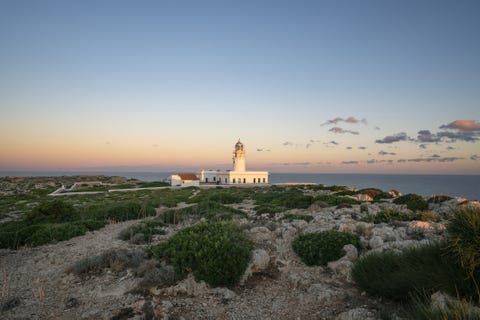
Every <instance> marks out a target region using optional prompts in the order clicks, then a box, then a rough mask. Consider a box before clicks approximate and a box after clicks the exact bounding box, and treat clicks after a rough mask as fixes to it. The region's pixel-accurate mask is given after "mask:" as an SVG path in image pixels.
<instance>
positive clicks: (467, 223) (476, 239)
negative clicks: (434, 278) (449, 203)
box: [447, 207, 480, 284]
mask: <svg viewBox="0 0 480 320" xmlns="http://www.w3.org/2000/svg"><path fill="white" fill-rule="evenodd" d="M447 232H448V236H447V239H448V240H447V241H448V251H449V252H450V253H451V254H452V255H453V256H455V257H456V258H457V259H458V260H459V261H460V263H461V265H462V267H463V268H465V270H467V272H468V273H469V274H470V275H471V276H475V274H476V276H477V277H478V275H479V273H480V209H479V208H476V207H462V208H457V209H455V211H454V212H453V216H452V217H451V219H450V223H449V224H448V225H447ZM479 280H480V278H477V279H476V281H479ZM477 284H479V283H478V282H477Z"/></svg>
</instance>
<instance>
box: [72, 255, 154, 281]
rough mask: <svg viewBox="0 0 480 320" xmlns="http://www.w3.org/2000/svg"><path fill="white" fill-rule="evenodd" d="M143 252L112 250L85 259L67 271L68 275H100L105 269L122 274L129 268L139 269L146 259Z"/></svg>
mask: <svg viewBox="0 0 480 320" xmlns="http://www.w3.org/2000/svg"><path fill="white" fill-rule="evenodd" d="M146 257H147V254H146V253H145V252H144V251H143V250H126V249H111V250H108V251H106V252H104V253H102V254H99V255H96V256H91V257H87V258H84V259H82V260H80V261H78V262H76V263H75V264H73V265H72V266H70V267H69V268H68V269H67V272H68V273H73V274H75V275H79V276H85V275H89V274H100V273H102V272H103V271H104V270H105V269H110V270H111V271H113V272H116V273H120V272H123V271H125V270H127V269H129V268H137V267H138V266H140V265H141V264H142V262H143V261H144V260H145V259H146Z"/></svg>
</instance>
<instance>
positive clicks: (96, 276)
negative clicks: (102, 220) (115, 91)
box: [0, 199, 457, 319]
mask: <svg viewBox="0 0 480 320" xmlns="http://www.w3.org/2000/svg"><path fill="white" fill-rule="evenodd" d="M456 205H457V200H455V199H454V200H451V201H448V202H444V203H443V204H441V205H435V207H432V209H433V212H434V213H436V214H438V215H440V216H441V217H444V216H445V214H447V213H448V212H449V211H450V209H451V208H452V207H455V206H456ZM237 207H240V208H242V209H243V210H245V211H247V212H249V213H250V214H251V215H252V218H251V219H245V218H241V219H238V220H236V221H235V222H236V223H238V224H241V225H243V226H244V227H245V230H246V232H247V234H248V235H249V237H250V238H251V239H252V240H253V242H254V244H255V251H254V254H253V258H252V263H251V265H250V266H249V268H248V270H247V272H246V274H245V276H244V279H243V280H242V283H241V284H240V285H238V286H236V287H235V288H231V289H227V288H209V287H208V286H207V285H206V284H205V283H204V282H196V281H195V280H194V279H193V278H192V277H188V278H187V279H184V280H182V281H179V282H178V281H174V280H173V271H172V269H171V267H169V266H166V265H164V264H160V263H159V262H156V261H153V260H149V259H148V258H147V257H145V256H143V255H142V253H141V252H142V249H143V247H144V246H142V245H133V244H130V243H129V242H126V241H122V240H119V239H118V234H119V233H120V231H121V230H123V229H125V228H126V227H128V226H130V225H133V224H135V223H137V222H138V221H128V222H123V223H117V224H110V225H107V226H106V227H105V228H103V229H101V230H98V231H95V232H90V233H87V234H86V235H85V236H81V237H76V238H73V239H70V240H68V241H64V242H60V243H56V244H50V245H46V246H41V247H37V248H24V249H21V250H17V251H13V250H0V265H1V272H2V282H1V283H2V288H1V290H2V296H1V298H2V306H1V307H2V310H1V311H0V312H1V313H0V317H1V318H2V319H130V318H131V319H380V318H381V313H382V312H385V311H384V310H385V308H388V306H385V302H383V301H381V300H378V299H377V298H374V297H370V296H368V295H366V294H365V293H362V292H361V291H359V289H358V288H357V287H356V286H355V285H354V283H353V282H352V280H351V277H350V269H351V266H352V264H353V261H355V260H356V259H357V258H358V256H359V255H364V254H368V252H371V251H376V250H384V249H386V248H403V247H405V246H411V245H415V244H418V243H422V242H427V241H431V240H435V239H439V238H440V237H442V234H443V232H444V229H445V222H438V223H434V222H416V221H413V222H398V223H394V224H384V223H382V224H373V223H368V222H364V221H362V220H364V219H362V218H365V216H366V213H362V212H361V209H360V206H359V205H354V206H352V208H343V209H336V208H335V207H327V208H324V207H322V206H319V205H316V204H313V205H312V206H311V207H310V208H309V209H306V210H291V211H289V212H286V213H294V214H308V215H311V216H313V220H312V221H311V222H309V223H307V222H306V221H303V220H294V221H291V222H288V221H282V220H280V219H281V217H282V214H277V215H276V216H275V217H274V218H273V217H270V216H269V215H263V216H255V215H254V214H253V212H252V203H251V202H248V201H247V202H245V203H242V204H241V205H237ZM388 207H395V208H397V209H401V210H406V208H405V207H403V206H399V205H394V204H391V203H374V204H369V205H368V211H369V213H370V214H372V213H373V214H374V213H375V212H378V211H380V210H383V209H386V208H388ZM181 227H183V226H174V227H170V228H168V229H167V234H166V235H162V236H157V238H156V239H155V242H159V241H164V240H165V239H167V238H168V237H169V236H171V235H172V234H174V233H175V232H176V231H177V230H178V229H179V228H181ZM330 229H336V230H340V231H348V232H352V233H355V234H357V235H358V236H360V238H361V243H362V246H363V248H364V249H363V250H362V251H361V252H357V249H356V248H355V247H354V246H352V245H347V246H345V248H344V249H345V251H346V255H345V256H344V257H343V258H341V259H340V260H338V261H334V262H331V263H329V265H328V266H327V267H319V266H318V267H308V266H306V265H305V264H304V263H303V262H302V261H301V260H300V259H299V257H298V256H297V255H296V254H295V253H294V252H293V249H292V240H293V239H294V237H295V236H296V235H298V234H300V233H308V232H317V231H324V230H330ZM155 242H154V243H155ZM112 249H114V250H115V249H126V250H130V251H132V252H133V251H135V252H138V257H139V258H138V261H137V262H138V263H136V264H135V266H132V267H118V268H115V267H113V266H110V268H108V269H105V270H103V271H99V272H96V273H92V274H87V275H84V276H81V275H76V274H75V273H71V272H69V270H71V267H72V265H74V264H75V263H76V262H78V261H81V260H82V259H84V258H86V257H91V256H93V255H98V254H101V253H104V252H107V251H109V250H112ZM142 270H143V271H142ZM145 270H147V271H145ZM147 275H148V277H152V275H157V278H158V277H159V278H161V279H163V280H162V281H152V282H151V283H149V282H148V281H147V282H146V281H145V278H146V277H147ZM390 316H392V314H390ZM393 318H395V316H394V317H393ZM398 319H400V317H398Z"/></svg>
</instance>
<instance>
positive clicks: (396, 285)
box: [352, 243, 475, 300]
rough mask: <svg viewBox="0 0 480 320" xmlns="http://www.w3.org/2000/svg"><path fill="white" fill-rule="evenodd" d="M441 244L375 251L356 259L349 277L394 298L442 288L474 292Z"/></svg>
mask: <svg viewBox="0 0 480 320" xmlns="http://www.w3.org/2000/svg"><path fill="white" fill-rule="evenodd" d="M444 248H445V246H444V245H442V244H438V243H437V244H430V245H424V246H419V247H412V248H408V249H405V250H404V251H402V252H400V253H399V252H394V251H384V252H374V253H371V254H369V255H367V256H365V257H362V258H360V259H358V260H357V261H356V262H355V264H354V266H353V268H352V278H353V280H354V281H355V282H356V283H357V285H359V286H360V288H361V289H362V290H365V291H366V292H367V293H370V294H374V295H379V296H382V297H385V298H389V299H394V300H406V299H409V296H410V294H413V293H416V292H426V293H432V292H434V291H438V290H441V291H444V292H447V293H449V294H451V295H455V296H456V295H457V294H461V295H471V294H474V293H475V286H474V284H473V283H472V281H469V279H467V278H466V273H465V272H464V271H463V270H462V269H461V268H460V267H459V265H458V263H456V261H455V260H454V259H452V258H451V257H450V256H448V255H446V254H445V252H444Z"/></svg>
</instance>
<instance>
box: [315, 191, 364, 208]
mask: <svg viewBox="0 0 480 320" xmlns="http://www.w3.org/2000/svg"><path fill="white" fill-rule="evenodd" d="M315 201H323V202H325V203H327V204H328V205H330V206H338V205H339V204H342V203H348V204H358V203H359V202H358V201H357V200H355V199H352V198H349V197H342V196H336V195H330V194H322V195H319V196H316V197H315Z"/></svg>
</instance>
